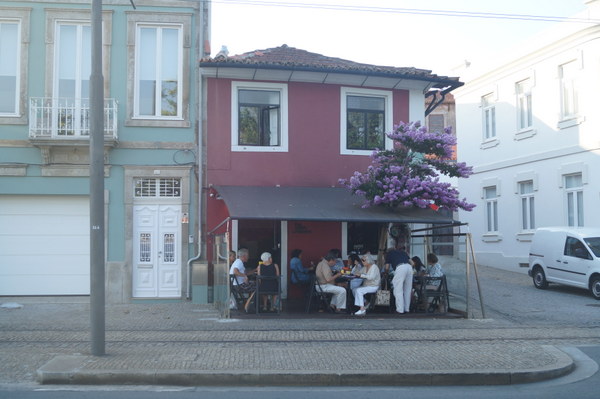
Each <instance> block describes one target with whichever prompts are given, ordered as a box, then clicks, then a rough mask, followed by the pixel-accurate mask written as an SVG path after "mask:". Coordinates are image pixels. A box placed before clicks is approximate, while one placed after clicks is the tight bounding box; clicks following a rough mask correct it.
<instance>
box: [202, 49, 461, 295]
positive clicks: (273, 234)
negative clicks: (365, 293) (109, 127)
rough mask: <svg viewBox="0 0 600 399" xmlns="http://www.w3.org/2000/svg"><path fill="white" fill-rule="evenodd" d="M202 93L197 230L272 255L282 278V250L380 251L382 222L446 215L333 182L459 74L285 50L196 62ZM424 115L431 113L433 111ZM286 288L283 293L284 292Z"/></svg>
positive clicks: (359, 165)
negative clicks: (393, 207) (201, 208)
mask: <svg viewBox="0 0 600 399" xmlns="http://www.w3.org/2000/svg"><path fill="white" fill-rule="evenodd" d="M200 69H201V73H202V75H203V77H204V85H205V90H206V99H207V100H206V125H205V126H204V129H203V130H204V138H205V140H206V141H205V148H206V154H205V173H204V179H205V181H204V182H203V187H205V188H206V189H205V190H204V194H205V197H204V198H203V199H202V201H204V202H205V209H206V215H205V221H206V226H205V231H206V232H208V233H207V237H206V239H207V242H208V245H207V256H208V260H209V262H211V261H212V260H213V259H214V258H215V257H216V254H215V253H214V252H215V251H214V246H213V245H211V244H213V243H214V241H215V237H218V236H225V237H226V238H227V241H226V242H228V243H229V244H228V246H229V248H231V249H234V250H236V249H238V248H240V247H246V248H248V249H249V250H250V256H251V260H250V262H249V263H250V266H251V267H253V266H254V265H256V264H257V262H258V259H259V257H260V254H261V253H262V252H265V251H266V252H271V253H272V254H273V257H274V260H275V262H276V263H278V264H280V266H281V269H282V276H283V278H284V281H287V280H288V278H287V276H288V273H289V271H288V268H289V255H290V252H291V251H292V250H293V249H295V248H300V249H302V250H303V261H304V262H305V263H307V262H310V261H311V260H312V261H314V262H315V263H316V262H317V261H318V260H319V259H320V258H321V257H322V256H323V255H325V254H326V253H327V251H328V250H329V249H331V248H339V249H340V250H341V251H342V255H343V256H344V258H345V257H346V254H347V253H349V252H351V251H357V252H366V251H371V252H372V253H377V251H378V250H379V249H380V248H378V247H379V243H378V241H379V240H378V234H379V227H380V226H381V225H382V224H383V223H386V224H387V223H389V222H405V223H414V222H420V223H427V222H432V223H433V222H438V223H439V222H448V221H451V217H442V216H441V215H439V214H431V213H430V212H428V210H420V209H419V210H411V211H410V212H407V213H406V214H399V213H394V212H392V211H390V210H388V209H383V208H368V209H363V208H361V207H360V205H361V198H360V197H356V196H352V195H351V194H350V193H349V192H348V191H347V190H346V189H344V188H342V187H341V186H340V185H339V183H338V180H339V179H340V178H349V177H350V176H351V175H352V174H353V173H354V172H355V171H364V170H366V168H367V167H368V165H369V164H370V161H371V158H370V154H371V153H372V151H373V150H374V149H376V148H379V149H381V148H391V146H392V142H391V140H389V139H388V138H387V137H386V136H385V133H386V132H389V131H391V130H392V127H393V125H394V124H396V123H398V122H400V121H405V122H408V121H416V120H424V118H425V116H426V115H425V97H426V95H427V96H431V95H432V94H433V95H434V97H436V98H440V97H442V98H443V95H445V94H446V93H449V92H450V91H451V90H453V89H455V88H457V87H460V86H461V85H462V83H461V82H459V81H458V79H457V78H449V77H443V76H437V75H435V74H432V73H431V71H428V70H422V69H415V68H395V67H383V66H375V65H368V64H360V63H355V62H352V61H347V60H342V59H338V58H331V57H326V56H323V55H320V54H315V53H310V52H307V51H304V50H300V49H295V48H292V47H288V46H286V45H283V46H281V47H277V48H271V49H266V50H256V51H252V52H249V53H245V54H241V55H237V56H232V57H227V56H217V57H216V58H213V59H206V60H202V61H201V62H200ZM430 111H431V110H430ZM284 291H285V288H284Z"/></svg>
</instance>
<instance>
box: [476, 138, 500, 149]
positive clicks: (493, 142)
mask: <svg viewBox="0 0 600 399" xmlns="http://www.w3.org/2000/svg"><path fill="white" fill-rule="evenodd" d="M499 144H500V140H498V139H496V138H494V139H490V140H486V141H484V142H483V143H481V146H480V147H479V148H481V149H482V150H487V149H488V148H493V147H496V146H497V145H499Z"/></svg>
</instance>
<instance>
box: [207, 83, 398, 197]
mask: <svg viewBox="0 0 600 399" xmlns="http://www.w3.org/2000/svg"><path fill="white" fill-rule="evenodd" d="M207 89H208V99H209V101H208V104H207V107H208V108H207V110H208V121H207V154H208V155H207V166H208V168H207V169H208V170H207V178H208V183H209V184H215V185H243V186H251V185H257V186H274V185H277V184H279V185H281V186H321V187H323V186H338V179H340V178H348V177H350V176H351V175H352V174H353V173H354V172H355V171H357V170H359V171H363V170H366V168H367V166H368V165H369V163H370V160H371V159H370V157H368V156H356V155H341V154H340V86H338V85H322V84H313V83H288V110H289V111H288V113H289V115H288V137H289V147H288V148H289V150H288V152H285V153H260V152H232V151H231V104H230V102H231V80H230V79H214V78H213V79H208V82H207ZM407 118H408V92H407V91H404V90H399V91H396V92H395V93H394V123H397V122H400V121H408V120H407Z"/></svg>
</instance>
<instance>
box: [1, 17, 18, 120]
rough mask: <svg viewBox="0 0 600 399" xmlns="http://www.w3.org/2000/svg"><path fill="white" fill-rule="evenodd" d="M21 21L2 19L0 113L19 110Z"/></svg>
mask: <svg viewBox="0 0 600 399" xmlns="http://www.w3.org/2000/svg"><path fill="white" fill-rule="evenodd" d="M20 30H21V28H20V23H19V22H17V21H1V20H0V60H2V62H0V115H16V114H18V112H19V68H20V65H19V60H20V59H21V57H20V43H21V39H20V37H19V36H20Z"/></svg>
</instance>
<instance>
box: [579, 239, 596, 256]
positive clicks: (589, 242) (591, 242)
mask: <svg viewBox="0 0 600 399" xmlns="http://www.w3.org/2000/svg"><path fill="white" fill-rule="evenodd" d="M583 241H585V243H586V244H587V245H588V247H590V249H591V250H592V252H593V253H594V255H596V257H597V258H600V237H587V238H584V239H583Z"/></svg>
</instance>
